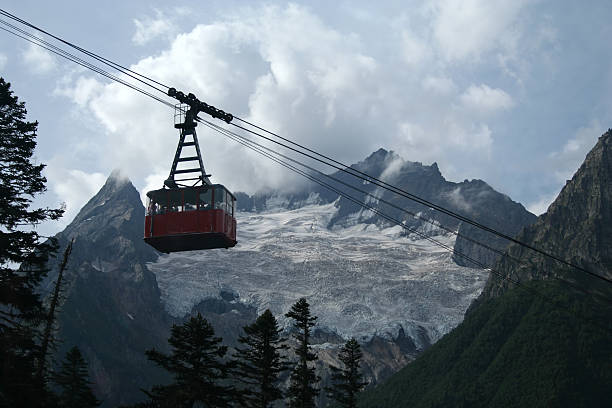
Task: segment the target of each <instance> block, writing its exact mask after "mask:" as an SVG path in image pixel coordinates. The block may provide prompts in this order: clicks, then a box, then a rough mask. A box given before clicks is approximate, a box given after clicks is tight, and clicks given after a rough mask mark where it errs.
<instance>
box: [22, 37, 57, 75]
mask: <svg viewBox="0 0 612 408" xmlns="http://www.w3.org/2000/svg"><path fill="white" fill-rule="evenodd" d="M21 56H22V59H23V63H24V64H25V65H26V66H27V67H28V69H29V70H30V71H31V72H32V73H35V74H39V75H42V74H47V73H49V72H51V71H53V70H55V68H56V66H57V61H56V59H55V58H54V57H53V56H52V55H51V53H49V52H48V51H47V50H45V49H43V48H41V47H39V46H37V45H34V44H30V45H29V46H28V48H26V50H25V51H23V53H22V54H21Z"/></svg>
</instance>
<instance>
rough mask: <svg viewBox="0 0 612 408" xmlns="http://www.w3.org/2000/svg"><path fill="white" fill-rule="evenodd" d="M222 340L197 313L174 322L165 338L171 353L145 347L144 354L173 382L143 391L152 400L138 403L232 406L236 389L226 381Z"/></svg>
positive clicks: (159, 405)
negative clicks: (170, 377) (187, 318)
mask: <svg viewBox="0 0 612 408" xmlns="http://www.w3.org/2000/svg"><path fill="white" fill-rule="evenodd" d="M221 342H222V339H221V338H220V337H215V331H214V329H213V327H212V326H211V325H210V323H208V321H207V320H206V319H204V318H203V317H202V315H201V314H200V313H198V314H197V315H196V316H192V317H191V318H190V319H189V320H188V321H187V322H185V323H184V324H182V325H173V326H172V330H171V335H170V338H169V339H168V343H170V346H171V347H172V352H171V354H170V355H166V354H164V353H161V352H159V351H157V350H148V351H147V352H146V354H147V357H148V358H149V360H151V361H153V362H155V363H156V364H158V365H159V366H161V367H163V368H165V369H166V370H168V371H169V372H170V373H171V374H173V375H174V382H173V383H172V384H169V385H158V386H155V387H153V388H152V390H151V391H150V392H146V391H145V393H146V394H147V395H148V396H149V397H150V399H151V401H150V402H149V403H145V404H141V405H139V406H154V407H188V408H192V407H195V406H205V407H211V408H212V407H229V406H231V404H230V403H231V401H232V400H234V399H235V398H236V396H235V390H234V388H233V387H231V386H228V385H226V383H227V379H228V374H229V372H230V369H231V368H232V365H231V364H227V363H226V362H224V361H223V357H224V356H225V354H226V353H227V347H226V346H222V345H221Z"/></svg>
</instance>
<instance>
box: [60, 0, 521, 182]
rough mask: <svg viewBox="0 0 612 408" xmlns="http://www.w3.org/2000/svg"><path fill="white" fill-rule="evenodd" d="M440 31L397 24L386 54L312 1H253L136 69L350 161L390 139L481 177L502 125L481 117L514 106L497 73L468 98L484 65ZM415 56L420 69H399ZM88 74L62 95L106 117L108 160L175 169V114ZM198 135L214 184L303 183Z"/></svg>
mask: <svg viewBox="0 0 612 408" xmlns="http://www.w3.org/2000/svg"><path fill="white" fill-rule="evenodd" d="M443 3H444V2H443ZM438 11H439V12H440V13H441V12H442V11H443V10H438ZM423 13H424V12H423ZM425 14H426V13H425ZM425 14H424V15H425ZM421 17H422V16H421ZM435 21H437V20H435ZM426 23H427V24H433V23H431V22H430V21H426ZM428 27H429V28H428ZM431 27H433V26H431ZM431 27H430V26H429V25H425V26H423V22H422V21H416V22H415V23H414V24H413V25H412V26H411V30H412V29H414V31H409V30H408V29H407V28H406V27H403V26H401V25H399V26H398V25H394V26H393V28H391V30H395V31H393V33H389V34H388V35H389V36H391V37H392V38H394V39H395V41H398V43H397V44H395V45H397V46H398V50H399V52H398V53H397V55H390V54H388V53H380V52H369V51H377V50H376V49H372V48H368V44H369V43H368V42H369V41H371V38H370V37H367V35H369V34H370V33H369V32H368V33H367V35H366V33H359V32H357V33H356V32H352V31H351V32H343V31H341V30H338V29H335V28H334V27H331V26H329V25H328V24H326V22H325V20H323V19H321V18H319V16H317V15H315V14H314V13H313V12H312V11H311V10H310V9H308V8H305V7H301V6H298V5H288V6H285V7H275V6H261V7H243V8H236V9H234V10H233V11H232V14H231V17H226V18H220V19H217V20H215V21H213V22H211V23H206V24H200V25H198V26H196V27H195V28H193V30H191V31H189V32H185V33H181V34H178V35H176V36H175V37H174V38H173V40H172V41H171V43H170V44H169V46H168V47H167V49H165V50H162V51H161V52H159V53H157V54H156V55H155V56H150V57H147V58H144V59H142V60H140V61H138V62H137V63H135V64H134V65H133V66H131V68H132V69H134V70H135V71H137V72H142V73H145V74H147V75H149V76H151V77H153V78H156V79H158V80H160V81H161V82H163V83H167V84H171V85H172V86H175V87H177V88H178V89H181V90H184V91H186V92H193V93H195V94H196V95H198V96H199V97H200V99H201V100H203V101H205V102H207V103H209V104H213V105H215V106H217V107H219V108H222V109H224V110H226V111H230V112H231V113H233V114H235V115H237V116H239V117H244V118H246V119H248V120H250V121H252V122H254V123H257V124H259V125H261V126H263V127H265V128H267V129H269V130H272V131H274V132H277V133H279V134H282V135H284V136H287V137H289V138H291V139H292V140H295V141H297V142H299V143H302V144H305V145H307V146H309V147H311V148H314V149H316V150H317V151H321V152H324V153H326V154H328V155H330V156H333V157H335V158H337V159H339V160H341V161H345V162H349V163H351V162H356V161H358V160H361V159H363V158H364V157H365V156H366V155H367V154H369V153H371V152H372V151H374V150H376V149H377V148H379V147H381V146H382V147H385V148H387V149H392V150H395V151H396V152H398V153H399V154H400V155H402V156H403V157H404V158H406V159H408V160H414V161H422V162H425V163H430V162H433V161H436V162H438V164H439V165H440V167H441V169H442V171H444V172H445V176H447V177H450V178H455V179H464V178H474V177H481V178H482V177H484V176H486V173H484V172H483V169H484V168H486V164H487V163H488V162H489V160H490V152H491V146H492V144H493V140H494V135H495V132H496V127H495V124H494V122H492V121H493V119H494V117H490V118H489V117H484V116H483V113H490V112H494V111H497V110H501V109H508V108H510V107H512V106H513V104H514V102H513V100H512V98H511V97H510V95H509V94H508V93H507V92H505V91H503V90H501V89H499V88H496V87H495V82H493V81H491V82H489V85H484V84H482V85H472V86H471V87H469V88H467V90H466V91H465V92H464V93H463V94H460V92H459V91H458V89H460V86H464V85H463V84H462V83H463V82H464V81H465V79H464V78H463V77H462V76H461V75H456V73H455V70H456V69H458V67H463V68H466V67H467V68H469V69H472V68H473V64H474V62H473V61H465V62H462V61H459V60H458V61H456V62H455V63H454V64H448V65H445V64H438V63H437V62H435V60H437V59H438V58H436V56H437V54H439V53H440V50H439V49H436V46H435V44H433V43H432V41H434V40H432V39H431V38H429V37H428V35H430V34H428V33H430V32H433V31H432V30H433V28H431ZM162 31H163V30H162ZM407 33H410V34H407ZM143 38H144V37H143ZM381 41H383V40H382V39H381ZM370 45H371V44H370ZM395 45H394V44H389V46H391V47H394V46H395ZM426 46H430V47H426ZM402 47H403V48H402ZM428 48H431V49H428ZM378 51H380V50H378ZM406 60H408V61H409V62H411V63H412V64H413V65H412V66H409V67H408V69H407V70H406V69H405V66H404V67H402V66H399V67H398V63H400V65H401V64H402V63H404V64H405V63H406V62H407V61H406ZM432 63H433V65H432ZM496 63H497V59H495V58H494V64H496ZM462 64H463V65H462ZM88 78H89V77H86V76H85V77H82V78H80V79H78V80H76V79H75V80H74V82H73V83H72V87H71V88H70V89H64V90H63V91H62V92H63V93H64V95H66V96H68V97H70V98H72V100H73V101H74V102H75V104H77V105H78V106H84V107H85V110H86V111H87V112H88V113H89V116H90V117H92V118H94V120H96V121H97V122H98V124H102V125H103V126H102V127H103V130H102V131H101V133H103V135H102V137H100V138H99V139H98V140H95V141H93V142H92V144H95V149H96V150H97V151H99V152H100V155H101V156H103V157H104V160H105V161H106V162H107V163H113V167H114V166H119V167H122V168H124V169H125V170H126V171H127V172H128V173H129V174H130V178H131V179H132V180H135V181H136V184H137V186H138V187H142V186H143V185H145V184H146V185H147V186H149V185H150V183H151V182H150V179H149V177H152V176H151V175H159V174H167V172H168V169H169V167H170V163H171V161H172V157H173V155H174V151H175V149H176V143H177V132H176V131H175V130H174V129H173V127H172V112H171V111H169V110H168V109H167V108H166V107H164V106H162V105H160V104H158V103H157V102H155V101H150V100H148V99H146V98H144V97H143V96H142V95H140V94H137V93H135V92H134V91H133V90H130V89H128V88H126V87H124V86H122V85H118V84H111V85H108V84H103V83H102V82H101V81H97V80H92V79H88ZM457 100H459V101H460V102H461V105H459V106H458V105H457ZM233 129H234V128H233ZM234 130H236V129H234ZM198 134H199V137H200V144H201V146H202V151H203V154H204V161H205V165H206V168H207V170H208V171H209V172H210V173H212V174H213V181H214V182H222V183H224V184H226V185H227V186H228V187H229V188H230V189H232V190H234V191H239V190H242V191H247V192H254V191H256V190H259V189H272V188H285V189H290V188H296V187H297V186H299V183H301V179H300V178H299V177H298V176H294V175H292V174H290V173H288V171H287V170H285V169H283V168H282V167H280V166H279V165H277V164H275V163H273V162H270V161H269V160H268V159H265V158H261V157H260V156H258V155H257V154H256V153H254V152H252V151H249V150H246V149H245V148H243V147H241V146H239V145H237V144H235V143H234V142H232V141H230V140H228V139H226V138H224V137H221V136H220V135H217V134H216V133H212V132H211V131H209V130H208V129H206V128H205V127H203V126H199V127H198ZM259 141H261V139H259ZM118 146H119V147H120V148H118ZM92 148H93V147H92ZM274 148H275V149H278V146H274ZM300 159H303V157H300Z"/></svg>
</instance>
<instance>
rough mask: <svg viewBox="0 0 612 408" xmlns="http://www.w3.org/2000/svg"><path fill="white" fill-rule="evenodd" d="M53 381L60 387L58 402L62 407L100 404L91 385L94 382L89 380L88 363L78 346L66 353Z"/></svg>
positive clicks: (84, 406) (78, 407)
mask: <svg viewBox="0 0 612 408" xmlns="http://www.w3.org/2000/svg"><path fill="white" fill-rule="evenodd" d="M53 382H55V384H57V386H58V387H59V389H60V393H59V395H58V402H59V406H60V407H61V408H89V407H97V406H98V405H100V401H98V400H97V399H96V397H95V396H94V394H93V392H92V390H91V387H90V386H91V384H92V383H91V382H90V381H89V374H88V373H87V363H86V362H85V359H84V358H83V356H82V355H81V351H80V350H79V348H78V347H76V346H74V347H73V348H71V349H70V350H68V352H67V353H66V358H65V360H64V361H63V362H62V366H61V368H60V370H59V372H58V373H56V374H55V375H54V377H53Z"/></svg>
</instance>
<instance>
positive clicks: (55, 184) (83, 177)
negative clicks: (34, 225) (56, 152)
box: [46, 162, 107, 227]
mask: <svg viewBox="0 0 612 408" xmlns="http://www.w3.org/2000/svg"><path fill="white" fill-rule="evenodd" d="M46 177H47V179H48V184H49V186H50V190H51V191H52V192H54V193H55V195H56V196H57V197H58V198H59V199H60V200H61V201H62V202H64V203H65V204H66V212H65V213H64V216H63V217H62V218H61V219H60V224H62V226H64V227H65V226H66V225H68V224H69V223H70V222H71V221H72V220H73V219H74V217H75V216H76V215H77V213H78V212H79V210H80V209H81V208H82V207H83V206H84V205H85V204H86V203H87V202H88V201H89V200H90V199H91V197H92V196H93V195H94V194H96V193H97V192H98V190H100V188H101V187H102V186H103V185H104V182H105V181H106V178H107V176H105V175H104V174H102V173H86V172H84V171H82V170H76V169H66V168H64V167H62V166H60V165H58V163H56V162H50V163H49V166H47V168H46Z"/></svg>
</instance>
